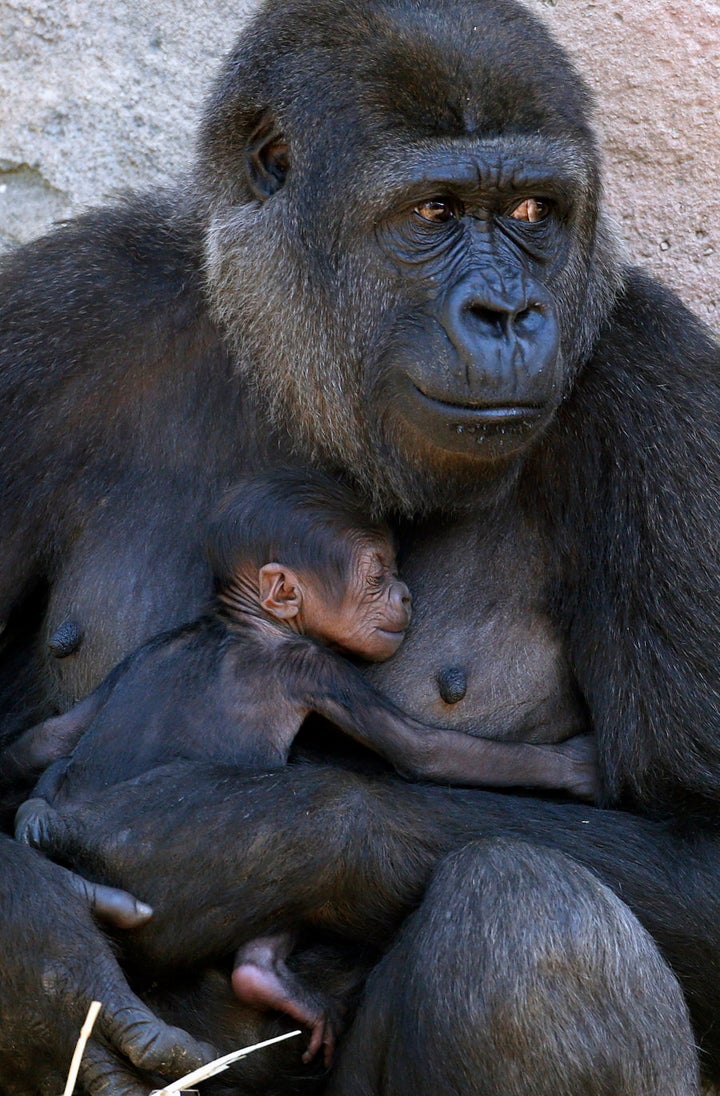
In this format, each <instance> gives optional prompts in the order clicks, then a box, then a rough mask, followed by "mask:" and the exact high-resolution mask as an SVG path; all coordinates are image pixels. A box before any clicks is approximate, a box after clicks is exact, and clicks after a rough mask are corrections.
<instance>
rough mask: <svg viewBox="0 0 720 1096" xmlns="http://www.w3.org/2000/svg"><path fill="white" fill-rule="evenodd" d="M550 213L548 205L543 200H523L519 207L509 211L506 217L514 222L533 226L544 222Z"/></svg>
mask: <svg viewBox="0 0 720 1096" xmlns="http://www.w3.org/2000/svg"><path fill="white" fill-rule="evenodd" d="M549 213H550V203H549V202H547V201H545V199H544V198H525V199H524V200H523V201H522V202H520V205H516V206H515V208H514V209H511V210H510V213H509V214H508V216H510V217H512V218H513V219H514V220H516V221H527V223H528V224H535V223H536V221H544V220H545V218H546V217H547V216H548V215H549Z"/></svg>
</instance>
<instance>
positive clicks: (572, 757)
mask: <svg viewBox="0 0 720 1096" xmlns="http://www.w3.org/2000/svg"><path fill="white" fill-rule="evenodd" d="M541 748H542V749H545V750H551V751H552V752H553V753H554V754H555V755H556V759H557V761H558V762H559V769H560V775H559V780H558V785H557V786H558V788H560V789H561V790H562V791H564V792H567V793H568V795H574V796H576V797H577V798H578V799H586V800H588V801H589V802H594V801H595V800H596V799H597V797H598V795H599V792H600V784H599V779H598V763H597V744H596V741H595V736H594V735H592V734H579V735H575V737H574V738H568V739H567V740H566V741H565V742H560V743H558V744H557V745H556V746H543V747H541Z"/></svg>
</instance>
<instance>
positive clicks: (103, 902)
mask: <svg viewBox="0 0 720 1096" xmlns="http://www.w3.org/2000/svg"><path fill="white" fill-rule="evenodd" d="M63 871H64V872H65V874H66V877H67V879H68V882H69V883H70V886H71V887H72V888H73V890H74V891H75V892H76V893H77V894H79V895H80V896H81V898H84V899H85V900H86V902H87V903H88V905H89V906H90V908H91V910H92V911H93V913H94V914H96V916H97V917H99V918H100V919H101V920H102V921H106V922H108V923H109V924H111V925H114V926H115V928H118V929H136V928H139V927H140V925H144V924H145V923H146V921H149V920H150V918H151V917H152V915H153V910H152V906H148V905H147V903H145V902H140V901H139V900H138V899H137V898H134V897H133V896H132V894H128V892H127V891H124V890H120V889H119V888H118V887H106V886H103V884H102V883H90V882H88V880H87V879H83V878H82V876H80V875H76V874H75V872H72V871H68V870H67V869H66V868H63Z"/></svg>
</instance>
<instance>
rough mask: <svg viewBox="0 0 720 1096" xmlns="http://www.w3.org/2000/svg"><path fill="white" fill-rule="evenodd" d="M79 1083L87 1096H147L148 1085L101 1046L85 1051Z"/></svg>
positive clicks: (97, 1045)
mask: <svg viewBox="0 0 720 1096" xmlns="http://www.w3.org/2000/svg"><path fill="white" fill-rule="evenodd" d="M80 1080H81V1081H82V1087H83V1091H85V1092H87V1094H88V1096H147V1094H148V1092H150V1091H151V1089H152V1085H151V1084H150V1082H148V1081H145V1082H144V1081H143V1080H142V1078H141V1077H140V1075H139V1074H138V1073H137V1072H136V1071H135V1070H134V1069H132V1068H129V1067H128V1065H127V1063H124V1062H121V1061H120V1059H119V1058H118V1057H117V1055H116V1054H114V1053H113V1052H112V1050H110V1049H109V1048H108V1047H105V1046H103V1045H102V1044H101V1043H96V1042H94V1041H93V1040H91V1041H90V1042H89V1043H88V1045H87V1046H86V1047H85V1053H84V1054H83V1060H82V1064H81V1066H80Z"/></svg>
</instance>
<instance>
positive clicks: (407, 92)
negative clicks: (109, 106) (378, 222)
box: [203, 0, 594, 155]
mask: <svg viewBox="0 0 720 1096" xmlns="http://www.w3.org/2000/svg"><path fill="white" fill-rule="evenodd" d="M590 106H591V100H590V95H589V92H588V90H587V88H586V86H585V85H584V83H583V81H582V79H581V78H580V76H579V75H578V74H577V73H576V72H575V70H574V68H573V66H572V64H571V63H570V61H569V60H568V58H567V57H566V55H565V54H564V52H563V51H562V50H561V48H560V47H559V46H558V45H557V44H556V43H555V42H554V41H553V39H552V38H551V37H550V35H549V33H548V31H547V30H546V29H545V27H544V26H543V25H542V23H541V22H540V21H539V20H538V19H537V18H536V17H535V16H534V15H533V14H531V13H530V12H529V11H527V10H526V9H525V8H524V7H523V6H522V5H521V4H520V3H517V2H516V0H290V2H288V0H268V2H267V3H265V4H264V5H263V6H262V7H261V8H260V10H259V11H258V13H257V14H256V16H255V17H254V19H253V20H252V21H251V23H250V24H249V25H248V27H247V28H246V30H245V32H244V33H243V35H242V36H241V37H240V39H239V41H238V44H237V47H236V49H235V50H234V52H233V53H232V54H231V56H230V58H229V59H228V61H227V63H226V66H225V68H224V70H223V72H222V73H221V76H220V78H219V80H218V82H217V84H216V88H215V94H214V95H213V96H212V98H211V101H210V106H209V110H208V114H207V119H206V121H207V125H206V128H205V132H206V138H207V139H208V140H207V145H206V149H205V150H203V151H206V150H208V147H209V145H210V142H213V141H216V140H217V136H218V134H220V133H222V134H223V136H224V144H225V147H227V143H228V132H229V129H230V131H232V130H233V129H234V131H235V132H236V133H237V134H238V135H240V134H242V133H244V132H247V129H248V127H250V126H252V125H253V124H254V123H255V121H256V119H257V116H258V113H259V112H261V111H265V110H268V109H270V110H271V111H272V112H273V113H274V114H275V116H276V117H277V118H278V121H279V122H280V124H281V125H282V126H283V128H284V129H285V131H286V133H287V135H288V137H289V138H290V140H291V141H293V143H294V144H295V154H296V155H298V154H299V153H300V147H299V145H300V144H303V145H305V146H306V149H307V152H308V154H310V153H311V152H313V151H315V149H314V145H315V141H320V140H322V142H323V143H324V144H325V146H327V144H328V142H330V143H331V144H332V145H333V146H334V147H335V148H337V150H338V153H339V154H341V150H342V147H343V145H344V144H350V145H351V146H352V147H353V148H357V144H358V141H359V140H361V141H363V142H364V143H367V144H371V143H377V144H382V143H383V142H384V141H385V140H386V139H387V135H388V132H392V131H395V132H400V133H402V132H411V133H412V134H413V136H414V137H416V138H419V139H422V138H423V137H429V138H436V137H442V136H445V137H448V136H450V137H457V136H464V135H467V134H470V135H475V134H482V135H484V136H493V135H496V134H499V133H508V132H517V133H536V132H537V131H538V129H542V131H543V133H544V134H546V135H547V136H548V137H552V136H558V137H563V138H564V139H565V140H568V139H570V140H573V139H574V138H575V139H577V140H578V141H580V142H582V143H583V144H585V145H586V146H589V147H591V148H594V140H593V136H592V132H591V130H590V128H589V126H588V123H587V115H588V112H589V109H590ZM328 113H330V115H331V116H332V118H333V122H334V125H333V130H332V133H329V132H328V128H329V127H327V125H323V126H319V127H312V126H309V125H308V123H309V121H310V120H311V119H313V118H321V119H323V118H326V117H327V116H328ZM229 122H230V123H231V125H230V127H229V126H228V123H229ZM350 137H351V138H352V139H351V140H348V138H350Z"/></svg>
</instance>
